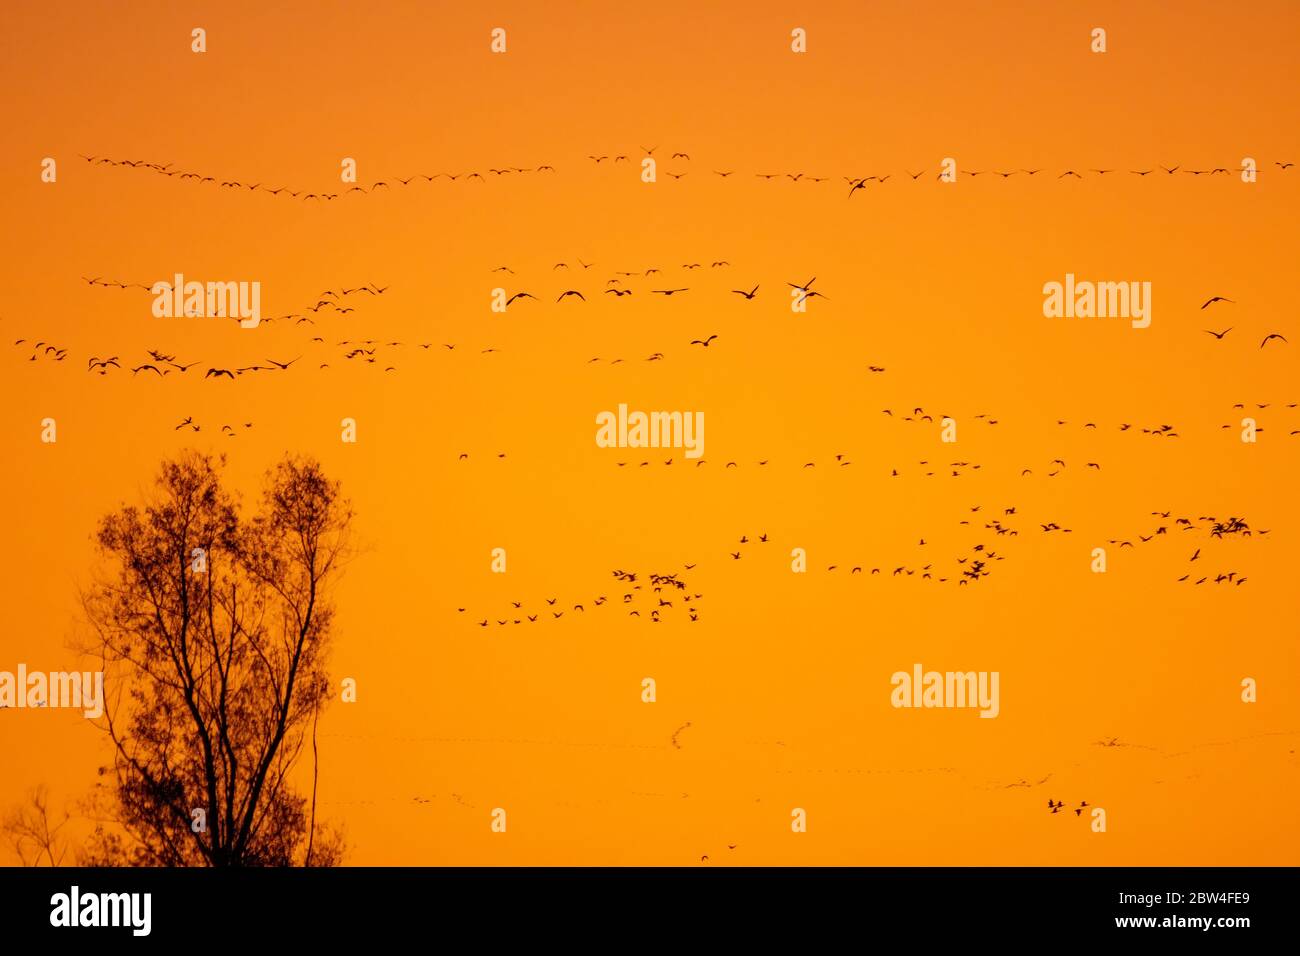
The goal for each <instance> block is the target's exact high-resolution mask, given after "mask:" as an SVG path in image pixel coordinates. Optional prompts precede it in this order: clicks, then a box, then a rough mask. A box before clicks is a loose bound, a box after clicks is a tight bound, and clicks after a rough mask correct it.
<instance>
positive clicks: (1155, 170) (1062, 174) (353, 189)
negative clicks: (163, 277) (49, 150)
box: [78, 146, 1295, 202]
mask: <svg viewBox="0 0 1300 956" xmlns="http://www.w3.org/2000/svg"><path fill="white" fill-rule="evenodd" d="M658 149H659V147H658V146H655V147H648V148H647V147H641V155H639V156H638V155H634V154H631V153H615V154H601V155H597V154H590V153H589V154H588V155H587V160H588V161H589V162H591V163H592V164H593V165H594V166H595V167H597V168H599V167H602V166H603V165H604V164H606V163H608V164H609V166H610V167H617V166H618V165H619V164H620V163H624V164H626V165H627V168H628V169H629V170H633V171H635V170H636V169H638V168H639V163H640V161H641V160H642V159H650V158H654V155H655V153H656V151H657V150H658ZM78 155H80V156H81V158H82V159H83V160H85V161H86V162H87V163H89V164H90V165H91V166H93V167H105V166H107V167H110V168H112V167H117V168H129V169H135V170H140V171H144V172H149V173H153V174H155V175H158V176H165V177H167V178H169V179H176V180H177V181H181V182H184V181H190V182H194V183H196V184H198V185H211V186H213V188H215V189H227V190H232V191H235V192H239V191H241V190H247V191H248V192H250V193H255V192H260V193H262V194H264V195H268V196H276V197H280V196H283V197H285V198H286V199H295V200H301V201H302V202H312V201H317V202H333V201H335V200H338V199H343V198H346V197H350V196H367V195H374V194H375V193H377V192H379V191H381V190H382V191H383V192H384V193H389V192H392V191H394V190H396V189H405V188H409V187H410V186H411V185H412V184H424V185H431V184H433V183H435V182H437V181H438V180H440V179H445V180H446V181H447V182H449V183H457V182H459V183H462V184H468V183H472V182H478V183H486V182H487V181H488V178H489V177H491V178H492V179H502V178H504V177H508V176H526V175H529V174H546V173H550V174H554V173H555V172H556V169H555V167H554V166H552V165H550V164H540V165H536V166H515V165H510V164H507V165H498V166H490V167H487V168H486V169H485V170H484V172H486V173H487V176H485V175H483V172H479V171H468V172H465V171H462V172H455V173H451V172H420V173H413V174H411V175H409V176H392V177H389V178H387V179H380V180H374V181H372V182H369V183H365V184H361V183H348V182H343V183H341V184H340V186H339V187H338V189H337V190H336V191H329V190H307V189H304V188H298V189H291V188H289V187H288V186H276V187H275V188H274V189H272V188H271V187H270V186H269V185H268V184H266V183H262V182H256V183H246V182H243V181H240V180H236V179H228V178H226V177H224V176H216V175H211V174H207V173H202V172H196V171H193V170H182V169H176V168H173V167H174V165H175V164H174V163H170V162H168V163H159V162H156V161H151V160H144V159H113V158H110V157H107V156H86V155H84V154H78ZM667 160H668V163H669V164H670V165H672V164H674V163H677V164H683V165H682V166H680V167H679V168H677V169H665V175H666V176H667V177H668V178H669V179H670V180H672V181H674V182H677V181H680V180H682V179H685V178H686V177H687V176H689V175H691V173H692V172H693V171H694V170H693V169H692V168H691V167H690V164H691V162H692V160H691V156H690V154H689V153H686V152H683V151H680V150H679V151H676V152H672V153H670V154H669V155H668V156H667ZM657 162H658V160H656V163H657ZM1272 165H1273V166H1274V167H1276V168H1277V169H1278V170H1279V171H1280V172H1283V173H1285V172H1287V171H1288V170H1290V169H1291V168H1292V167H1293V166H1295V163H1293V162H1283V161H1278V160H1274V161H1273V163H1272ZM932 171H933V170H928V169H925V168H922V169H921V170H919V171H917V172H913V171H912V170H910V169H908V170H903V171H901V172H890V173H874V174H871V175H856V176H844V175H841V176H838V177H832V176H826V175H813V174H811V173H805V172H799V171H796V172H753V173H745V174H743V175H745V176H747V177H752V178H754V179H759V180H762V181H765V182H786V181H788V182H790V183H791V184H805V185H822V184H825V183H833V182H834V181H835V180H836V179H840V180H843V182H844V183H845V184H846V185H847V186H848V187H849V189H848V194H847V195H848V198H850V199H851V198H852V197H853V195H854V194H855V193H857V192H858V191H859V190H865V189H866V188H867V187H868V185H869V184H875V185H876V186H883V185H884V184H885V183H887V182H889V181H890V180H891V179H895V178H897V179H899V180H904V179H906V180H910V181H911V182H917V181H919V180H921V179H923V178H925V177H926V176H927V175H928V173H930V172H932ZM1243 171H1245V167H1242V166H1209V167H1204V168H1192V167H1188V166H1184V165H1182V164H1179V165H1175V166H1164V165H1160V164H1157V165H1153V166H1151V167H1150V168H1149V169H1129V170H1119V169H1113V168H1112V169H1099V168H1087V169H1081V170H1079V169H1063V170H1059V171H1057V170H1050V171H1049V170H1045V169H1041V168H1040V169H1026V168H1019V167H1018V168H1014V169H972V170H960V171H959V173H958V175H959V176H969V177H970V178H972V179H977V178H978V177H980V176H987V177H989V178H990V179H1000V180H1002V181H1003V182H1005V181H1007V180H1009V179H1011V178H1012V177H1013V176H1022V177H1025V178H1032V177H1034V176H1038V175H1039V174H1043V175H1044V178H1047V179H1056V180H1062V179H1085V178H1092V177H1096V178H1099V179H1102V178H1104V177H1106V176H1108V175H1111V174H1122V173H1125V172H1127V174H1128V175H1131V176H1138V177H1142V178H1145V177H1147V176H1150V175H1152V174H1164V175H1166V176H1177V175H1180V174H1181V175H1184V176H1193V177H1201V176H1205V177H1207V178H1209V179H1213V178H1214V177H1215V176H1225V177H1230V176H1231V175H1232V174H1234V173H1239V172H1243ZM697 175H701V176H705V177H710V178H711V177H717V179H718V180H721V181H724V182H725V181H727V180H729V179H731V177H733V176H736V175H738V171H737V170H735V169H727V170H722V169H711V170H706V171H702V172H698V173H697ZM934 178H935V179H936V180H940V181H942V180H943V179H944V171H943V170H942V169H941V170H940V171H939V172H938V173H937V174H936V175H935V177H934Z"/></svg>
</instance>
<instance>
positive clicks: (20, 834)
mask: <svg viewBox="0 0 1300 956" xmlns="http://www.w3.org/2000/svg"><path fill="white" fill-rule="evenodd" d="M71 818H72V815H71V814H70V813H69V812H68V811H67V810H64V811H63V813H62V814H61V815H60V814H51V813H50V798H49V793H48V792H47V791H46V788H45V787H44V786H38V787H36V788H35V789H33V790H32V791H31V792H30V793H29V794H28V795H27V800H26V802H24V803H22V804H19V805H18V806H16V807H14V808H13V809H12V810H10V811H9V812H8V813H6V814H5V816H4V818H3V819H0V834H3V835H4V838H5V840H6V841H7V842H8V843H9V845H10V847H12V848H13V851H14V853H15V854H17V856H18V860H19V862H21V863H22V865H23V866H40V865H41V860H42V858H44V859H45V860H47V861H48V863H47V865H48V866H59V865H61V864H62V863H63V860H64V858H65V857H66V856H67V854H68V844H67V841H66V840H65V839H63V837H61V836H60V835H59V831H60V830H62V829H63V828H64V827H65V826H67V825H68V821H69V820H70V819H71Z"/></svg>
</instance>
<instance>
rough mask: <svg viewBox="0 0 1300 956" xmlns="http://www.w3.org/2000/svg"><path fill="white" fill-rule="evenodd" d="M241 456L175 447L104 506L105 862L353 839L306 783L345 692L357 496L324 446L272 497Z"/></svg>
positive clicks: (334, 856)
mask: <svg viewBox="0 0 1300 956" xmlns="http://www.w3.org/2000/svg"><path fill="white" fill-rule="evenodd" d="M224 464H225V461H224V457H223V458H221V459H215V460H214V459H213V458H212V457H210V456H207V455H203V454H199V453H196V452H187V453H184V454H182V455H181V456H180V457H179V458H177V459H176V460H174V461H165V462H164V463H163V465H162V468H161V470H160V472H159V474H158V477H157V480H156V482H155V485H154V488H153V489H152V492H151V493H150V494H149V495H148V496H147V500H146V502H145V503H144V504H143V506H141V507H136V506H133V505H127V506H123V507H122V508H120V510H118V511H116V512H114V513H112V514H109V515H107V516H106V517H105V518H104V519H103V520H102V521H101V523H100V527H99V531H98V535H97V541H98V545H99V549H100V552H101V554H102V556H103V557H104V558H105V559H106V562H107V563H108V565H109V567H110V569H111V570H110V571H109V572H108V573H106V574H101V576H100V578H99V580H98V581H97V582H96V583H95V584H94V585H93V586H92V587H91V588H89V589H88V590H87V591H86V593H85V594H84V595H83V603H84V606H85V609H86V615H87V618H88V620H89V622H90V624H91V627H92V629H93V633H94V635H95V639H94V640H93V641H92V642H91V647H88V648H87V650H93V652H94V653H95V654H96V655H98V656H100V657H101V659H102V660H103V662H104V667H105V671H106V678H105V684H106V687H108V686H110V685H111V686H112V688H113V689H114V692H112V693H109V692H107V691H106V694H105V696H106V698H107V701H106V709H105V716H104V720H103V727H104V729H105V730H106V731H107V733H108V736H109V738H110V739H111V740H112V742H113V746H114V761H113V765H112V766H111V767H106V768H102V769H101V771H100V772H101V774H111V775H112V776H111V777H110V779H109V781H108V786H107V787H106V788H105V790H106V793H105V796H106V799H107V801H108V804H109V807H108V809H109V815H110V817H111V819H112V821H113V824H115V825H113V824H110V825H109V826H107V827H106V826H104V825H101V826H100V827H98V828H97V830H96V833H95V835H94V837H93V838H92V844H93V846H92V849H91V851H90V852H89V854H88V860H89V861H90V862H92V863H118V864H120V863H130V864H135V865H162V866H291V865H304V864H305V865H309V866H328V865H333V864H335V863H337V862H338V861H339V859H340V858H341V855H342V840H341V838H340V837H339V835H338V833H337V832H334V831H323V830H322V829H321V828H319V827H318V826H317V824H316V821H315V801H314V794H313V797H312V803H311V806H310V807H309V806H308V801H307V799H306V798H305V797H303V796H301V795H300V794H299V793H297V792H296V791H295V790H294V789H293V788H292V787H291V785H290V782H289V778H290V775H291V771H292V769H293V767H294V766H295V764H296V763H297V760H298V758H299V756H300V754H301V752H302V749H303V745H304V742H305V740H306V738H307V735H308V733H309V732H311V731H313V729H314V719H315V717H316V716H317V714H318V713H319V711H320V709H321V708H322V707H323V706H324V704H325V703H326V702H327V699H328V697H329V695H330V692H329V679H328V676H327V675H326V672H325V665H326V654H327V651H328V647H329V636H330V625H331V621H332V617H333V609H332V606H331V602H330V600H329V594H330V591H331V588H332V584H333V582H334V581H335V580H336V578H337V576H338V573H339V572H340V570H341V566H342V564H343V561H344V559H345V557H346V554H347V538H348V527H349V524H350V520H351V517H352V512H351V508H350V505H349V504H348V503H347V501H345V500H344V499H343V498H342V497H341V495H340V489H339V485H338V484H337V483H336V482H333V481H330V480H329V479H328V478H326V476H325V475H324V474H323V472H322V471H321V468H320V466H319V464H318V463H316V462H315V461H311V460H303V459H297V458H292V457H286V458H285V459H284V460H283V461H281V462H279V463H278V464H277V465H275V466H274V467H273V468H271V469H270V470H269V471H268V472H267V474H266V478H265V487H264V489H263V492H262V495H261V499H260V502H259V509H258V511H257V513H256V514H254V515H252V516H251V517H248V518H246V517H244V516H243V515H242V514H241V509H240V504H239V501H238V500H237V499H236V498H235V497H234V496H233V495H232V494H231V493H229V492H228V491H227V490H226V489H225V488H223V486H222V482H221V477H222V475H221V469H222V467H224Z"/></svg>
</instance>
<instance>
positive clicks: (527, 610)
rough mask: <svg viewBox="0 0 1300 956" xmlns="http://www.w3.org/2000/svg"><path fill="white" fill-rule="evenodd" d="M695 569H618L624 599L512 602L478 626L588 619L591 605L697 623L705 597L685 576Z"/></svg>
mask: <svg viewBox="0 0 1300 956" xmlns="http://www.w3.org/2000/svg"><path fill="white" fill-rule="evenodd" d="M694 568H695V565H694V564H687V565H685V567H684V569H683V570H680V571H673V572H671V573H653V572H652V573H650V574H644V575H643V574H641V573H640V572H637V571H628V570H625V569H623V568H615V569H614V570H613V571H612V572H611V573H612V575H613V577H614V581H615V583H616V585H617V589H616V590H615V592H614V593H615V594H618V592H620V591H621V592H622V594H621V600H618V601H614V600H611V599H610V598H609V596H608V595H605V594H599V595H596V596H595V597H593V598H591V599H590V600H589V601H587V600H583V601H578V602H575V603H574V604H573V605H572V606H571V607H569V606H567V602H566V604H564V605H561V604H560V599H559V598H558V597H553V598H546V599H545V603H544V604H540V605H536V606H533V607H525V606H524V602H523V601H511V602H510V607H509V609H507V610H506V611H505V612H504V616H500V614H499V613H498V614H493V615H489V616H488V617H485V618H483V620H481V621H478V622H477V626H478V627H491V626H492V622H493V621H495V622H496V626H497V627H506V626H507V625H526V624H537V623H539V622H545V621H551V622H556V621H560V620H562V619H563V618H564V616H565V614H566V613H567V614H568V615H569V618H570V620H572V619H573V618H574V617H576V616H578V615H584V616H585V615H586V614H587V613H588V611H587V605H588V603H590V605H591V608H592V611H595V609H596V608H613V607H621V608H622V609H624V610H626V611H627V616H628V617H635V618H639V619H641V620H643V621H649V622H650V623H651V624H659V623H661V622H662V621H665V620H667V619H668V617H671V616H672V615H673V614H676V615H677V616H678V618H680V617H681V616H682V614H683V613H684V614H685V615H686V620H687V623H694V622H696V621H698V620H699V619H700V610H699V607H698V606H697V605H698V603H699V602H700V600H701V599H702V598H703V597H704V595H703V594H701V593H698V592H696V593H692V591H693V589H692V588H691V587H689V586H688V585H687V583H686V580H685V578H683V577H682V575H683V574H685V573H686V572H687V571H691V570H693V569H694ZM467 611H468V608H463V607H458V608H456V612H457V613H458V614H464V613H466V612H467ZM642 612H644V613H642Z"/></svg>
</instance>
